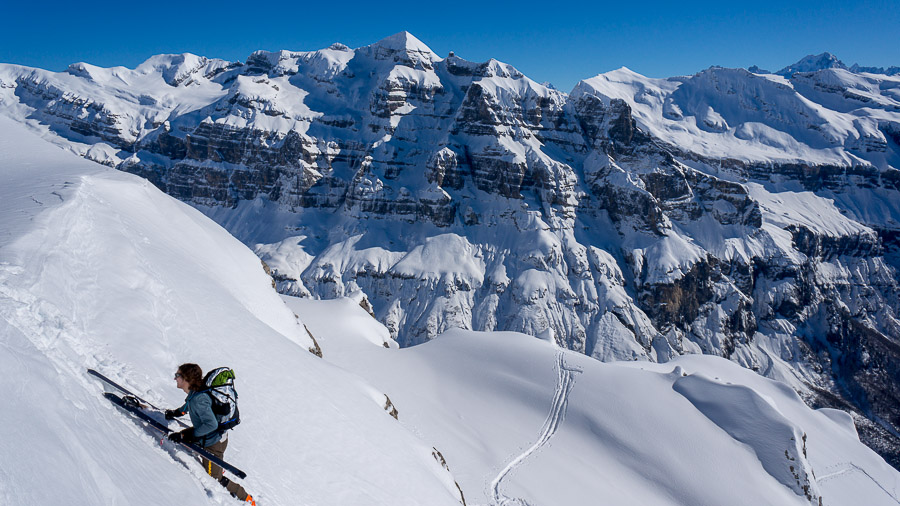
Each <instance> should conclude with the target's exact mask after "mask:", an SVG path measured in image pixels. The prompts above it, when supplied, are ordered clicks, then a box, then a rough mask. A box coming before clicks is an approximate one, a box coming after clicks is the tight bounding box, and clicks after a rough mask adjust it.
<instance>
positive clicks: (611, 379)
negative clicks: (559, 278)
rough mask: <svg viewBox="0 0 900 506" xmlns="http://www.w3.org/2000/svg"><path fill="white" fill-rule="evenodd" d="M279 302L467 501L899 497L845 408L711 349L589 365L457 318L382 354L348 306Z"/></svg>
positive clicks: (852, 501) (372, 332)
mask: <svg viewBox="0 0 900 506" xmlns="http://www.w3.org/2000/svg"><path fill="white" fill-rule="evenodd" d="M283 298H284V299H285V300H286V301H287V303H288V305H289V306H290V307H291V308H293V309H294V310H295V311H296V312H297V313H298V314H299V315H300V316H301V318H302V319H303V320H304V322H305V323H306V324H307V325H308V326H309V328H310V330H311V331H312V332H313V334H315V335H316V337H317V339H318V341H319V344H320V345H321V346H322V349H323V353H324V356H325V358H326V360H330V361H333V362H335V363H338V364H341V365H342V366H344V367H346V368H347V369H351V370H354V371H356V372H358V373H359V374H361V375H362V376H363V377H364V378H366V379H367V380H368V381H370V382H371V383H372V384H373V385H375V386H376V387H377V388H379V389H380V390H383V391H385V392H388V393H389V395H390V398H391V401H392V402H393V404H394V406H395V407H396V408H397V409H398V410H399V420H400V421H401V423H402V424H403V425H405V426H407V427H409V428H410V430H413V431H415V432H416V433H417V434H419V435H420V436H421V437H422V438H423V439H425V440H426V441H428V442H429V444H433V445H434V446H435V447H436V448H437V449H438V450H440V451H441V452H442V455H443V456H444V457H445V458H446V460H447V464H448V466H449V467H450V470H451V471H452V472H453V474H454V476H455V477H456V479H457V480H458V482H459V484H460V486H461V487H462V490H463V492H464V494H465V497H466V501H467V503H468V504H470V505H471V504H477V505H486V504H496V505H503V504H516V505H522V504H530V505H552V504H568V505H591V504H616V505H632V504H633V505H647V504H653V505H676V504H680V505H721V504H732V505H789V504H795V505H803V504H810V503H812V504H818V497H822V504H825V505H833V506H837V505H848V506H849V505H858V504H867V505H875V504H883V505H891V504H896V503H897V499H898V498H900V495H898V487H900V474H898V473H897V471H896V470H894V469H893V468H891V467H890V466H888V465H887V464H886V463H885V462H884V461H883V460H882V459H881V458H880V457H879V456H878V455H876V454H875V453H874V452H872V451H871V450H870V449H868V448H867V447H865V446H864V445H862V444H861V443H860V442H859V439H858V437H857V434H856V431H855V429H854V427H853V422H852V420H851V418H850V416H849V415H848V414H846V413H844V412H841V411H836V410H830V409H824V410H812V409H810V408H808V407H807V406H806V405H805V404H804V403H803V402H802V400H801V399H800V398H799V397H798V396H797V394H796V393H795V392H794V391H793V390H791V388H789V387H788V386H786V385H785V384H783V383H779V382H776V381H772V380H769V379H765V378H762V377H760V376H758V375H757V374H755V373H753V372H752V371H749V370H747V369H744V368H741V367H740V366H738V365H736V364H734V363H732V362H730V361H727V360H725V359H721V358H718V357H712V356H703V355H689V356H684V357H681V358H679V359H677V360H675V361H673V362H670V363H668V364H652V363H646V362H618V363H602V362H599V361H596V360H592V359H590V358H588V357H585V356H584V355H581V354H578V353H575V352H571V351H568V350H563V349H560V348H557V347H556V346H554V345H553V344H550V343H548V342H546V341H542V340H539V339H535V338H533V337H530V336H526V335H523V334H518V333H512V332H471V331H465V330H459V329H456V330H450V331H447V332H445V333H444V334H442V335H440V336H438V337H437V338H436V339H434V340H432V341H429V342H427V343H425V344H422V345H419V346H414V347H411V348H404V349H400V350H395V349H385V348H384V347H382V346H378V345H377V344H374V343H377V342H378V340H379V338H378V336H384V335H387V330H386V329H384V327H382V326H381V324H379V323H378V322H377V321H376V320H375V319H373V318H371V317H369V316H368V315H366V314H365V313H364V312H363V310H362V309H361V308H359V306H357V305H356V304H355V303H354V302H353V301H351V300H349V299H337V300H329V301H315V300H309V299H298V298H292V297H287V296H284V297H283ZM354 312H355V313H357V314H358V316H356V317H353V319H352V323H344V321H345V318H347V316H346V315H348V314H352V313H354ZM807 493H809V495H810V498H807V496H806V494H807Z"/></svg>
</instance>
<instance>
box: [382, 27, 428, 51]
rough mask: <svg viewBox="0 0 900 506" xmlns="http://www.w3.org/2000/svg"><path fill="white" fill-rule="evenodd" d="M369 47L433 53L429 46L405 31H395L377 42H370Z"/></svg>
mask: <svg viewBox="0 0 900 506" xmlns="http://www.w3.org/2000/svg"><path fill="white" fill-rule="evenodd" d="M369 47H380V48H384V49H391V50H394V51H407V52H419V53H431V54H435V53H434V51H432V50H431V48H430V47H428V46H427V45H425V43H424V42H422V41H421V40H419V39H418V38H417V37H416V36H415V35H413V34H411V33H409V32H407V31H402V32H397V33H395V34H393V35H390V36H388V37H385V38H383V39H381V40H379V41H378V42H376V43H374V44H371V45H370V46H369Z"/></svg>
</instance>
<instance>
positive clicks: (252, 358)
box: [0, 119, 458, 505]
mask: <svg viewBox="0 0 900 506" xmlns="http://www.w3.org/2000/svg"><path fill="white" fill-rule="evenodd" d="M0 128H2V132H3V136H2V137H3V139H4V141H3V144H2V151H3V152H2V153H0V159H2V160H4V161H3V162H2V165H0V170H2V174H3V177H4V182H5V183H7V184H5V185H3V186H2V189H0V192H2V193H0V202H2V203H3V204H2V205H3V207H4V209H3V211H4V212H3V214H2V217H0V234H2V237H4V241H3V245H2V248H0V348H2V350H3V351H2V353H0V370H2V371H3V372H2V374H0V403H2V405H3V407H4V408H3V410H0V427H2V431H3V435H4V436H3V438H0V504H28V505H31V504H34V505H39V504H40V505H49V504H85V505H96V504H132V505H138V504H154V505H156V504H206V503H210V504H230V503H231V502H232V499H231V498H230V497H229V496H228V495H227V493H225V492H224V489H222V488H221V487H220V486H219V485H218V484H217V483H215V482H214V481H213V480H212V479H211V478H209V477H208V476H205V475H204V474H203V471H202V469H201V468H200V466H199V465H197V464H195V463H193V462H191V461H190V460H189V459H188V458H187V457H186V456H184V455H183V454H182V453H180V452H176V453H175V457H174V459H173V457H172V456H170V454H169V453H170V452H171V451H172V450H171V447H170V446H169V445H168V444H167V445H166V446H163V447H161V446H160V445H159V444H158V442H157V441H155V440H154V439H152V438H151V437H149V436H148V435H147V434H146V433H145V432H144V431H143V430H142V429H140V428H139V427H138V426H137V425H136V424H135V423H133V422H132V421H131V420H130V419H129V418H128V417H127V416H125V415H123V414H122V413H121V412H120V411H118V410H117V409H116V408H114V407H113V406H112V404H110V403H109V402H108V401H107V400H105V399H104V398H103V397H102V396H101V393H102V391H103V390H102V388H101V385H100V384H99V383H98V382H97V381H96V380H94V379H92V378H91V377H89V376H87V375H86V373H85V370H86V368H89V367H90V368H95V369H98V370H99V371H101V372H103V373H104V374H106V375H108V376H110V377H111V378H113V379H115V380H117V381H119V382H121V383H123V384H125V385H126V386H128V387H130V388H132V389H133V390H135V391H136V393H138V394H139V395H142V396H144V397H145V398H147V399H148V400H149V401H151V402H153V403H154V404H156V405H159V406H168V407H174V406H177V405H180V404H181V403H182V402H183V399H184V394H183V393H182V392H181V391H179V390H177V389H176V388H175V385H174V381H173V380H172V374H173V372H174V371H175V369H176V367H177V366H178V364H180V363H182V362H197V363H199V364H201V366H203V367H204V369H210V368H212V367H216V366H220V365H228V366H231V367H233V368H234V370H235V371H236V374H237V377H238V390H239V392H240V395H241V397H240V399H241V412H242V415H243V416H242V418H243V422H242V423H241V425H240V426H239V427H238V428H237V429H235V430H234V431H233V433H232V435H231V437H230V438H229V440H230V443H229V449H228V452H227V453H226V457H227V460H229V461H230V462H232V463H233V464H234V465H236V466H237V467H239V468H242V469H244V470H245V471H246V472H247V473H248V475H249V477H248V478H247V479H246V480H245V481H244V485H245V487H246V488H247V490H248V491H250V493H251V494H254V495H256V496H257V497H259V498H261V499H262V500H263V501H264V502H261V504H266V505H276V504H283V505H293V504H322V505H325V504H327V505H334V504H345V505H359V504H374V505H397V504H408V505H413V504H447V505H450V504H458V503H457V501H456V497H457V495H458V491H457V490H456V487H455V486H454V485H453V480H452V478H451V476H450V475H449V473H447V472H446V471H445V470H444V469H443V468H442V467H441V466H440V464H439V463H438V462H437V461H436V460H435V459H434V458H433V457H432V455H431V452H432V449H431V447H429V446H426V445H424V444H423V443H422V442H421V441H420V440H418V439H417V438H416V437H415V436H414V435H413V434H412V433H410V432H409V431H408V430H406V429H405V428H404V427H402V426H401V425H399V424H397V423H396V421H395V420H394V419H393V418H391V417H390V416H389V415H388V414H386V413H385V412H384V411H383V409H382V405H383V402H384V400H383V398H382V399H380V400H378V402H376V400H375V399H373V395H372V392H373V389H372V388H371V387H369V386H367V385H365V383H364V382H362V381H361V380H359V379H358V378H357V377H355V376H353V375H352V374H349V373H347V372H346V371H343V370H341V369H338V368H336V367H334V366H332V365H330V364H328V363H326V362H324V361H322V360H321V359H319V358H317V357H315V356H314V355H312V354H311V353H310V352H309V351H308V348H310V347H311V346H312V341H311V340H310V338H309V337H308V334H307V333H306V330H305V329H304V328H303V326H302V324H301V323H300V322H299V321H298V320H297V318H296V317H295V315H294V314H293V313H292V312H291V311H290V310H289V309H287V307H286V306H285V304H284V303H283V302H282V301H281V300H280V299H279V297H278V295H277V294H276V293H275V291H274V290H272V288H271V281H270V279H269V278H268V276H266V274H265V273H264V271H263V268H262V266H261V264H260V261H259V259H258V258H257V257H256V256H255V255H254V254H253V253H252V252H251V251H250V250H248V249H247V248H246V247H245V246H243V245H242V244H241V243H240V242H238V241H237V240H236V239H234V238H233V237H231V236H230V235H228V233H227V232H225V231H224V230H223V229H221V228H220V227H218V226H217V225H215V224H214V223H213V222H211V221H210V220H209V219H207V218H206V217H204V216H203V215H202V214H200V213H199V212H198V211H196V210H194V209H192V208H190V207H188V206H187V205H185V204H182V203H180V202H178V201H176V200H174V199H172V198H170V197H168V196H166V195H164V194H162V193H161V192H159V191H158V190H157V189H156V188H155V187H153V186H152V185H150V184H149V183H147V182H146V181H144V180H142V179H140V178H136V177H133V176H129V175H127V174H123V173H120V172H117V171H113V170H103V169H102V168H99V169H98V166H97V165H94V164H90V163H88V162H85V161H83V160H79V159H78V158H76V157H75V156H73V155H71V154H66V153H63V152H62V151H59V150H58V149H57V148H55V147H52V146H51V145H49V144H47V143H46V142H44V141H42V140H40V139H38V138H37V137H34V136H33V135H32V134H30V133H26V132H24V130H23V129H22V127H21V126H13V125H11V124H10V122H9V120H5V119H4V120H2V123H0ZM23 153H30V154H29V155H24V154H23ZM30 180H36V181H37V183H36V184H34V186H33V188H31V187H29V183H28V181H30ZM23 195H25V196H26V197H23ZM32 197H33V198H32ZM38 202H41V203H38Z"/></svg>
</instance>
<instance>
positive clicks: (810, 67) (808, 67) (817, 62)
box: [776, 52, 847, 77]
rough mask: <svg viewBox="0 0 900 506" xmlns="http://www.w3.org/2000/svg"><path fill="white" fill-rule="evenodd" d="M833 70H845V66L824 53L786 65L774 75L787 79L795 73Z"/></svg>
mask: <svg viewBox="0 0 900 506" xmlns="http://www.w3.org/2000/svg"><path fill="white" fill-rule="evenodd" d="M834 68H837V69H844V70H846V69H847V66H846V65H844V62H842V61H841V60H840V59H838V57H837V56H835V55H833V54H831V53H829V52H824V53H821V54H817V55H812V54H811V55H807V56H806V57H804V58H802V59H801V60H800V61H798V62H797V63H794V64H793V65H788V66H787V67H785V68H783V69H781V70H779V71H778V72H776V74H779V75H783V76H788V77H789V76H790V75H791V74H794V73H797V72H815V71H817V70H824V69H834Z"/></svg>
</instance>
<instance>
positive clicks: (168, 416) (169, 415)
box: [166, 409, 181, 420]
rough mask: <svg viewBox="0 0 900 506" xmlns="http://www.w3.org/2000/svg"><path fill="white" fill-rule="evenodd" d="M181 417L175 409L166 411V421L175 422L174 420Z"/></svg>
mask: <svg viewBox="0 0 900 506" xmlns="http://www.w3.org/2000/svg"><path fill="white" fill-rule="evenodd" d="M179 416H181V413H179V412H177V411H175V410H174V409H167V410H166V420H174V419H176V418H178V417H179Z"/></svg>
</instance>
